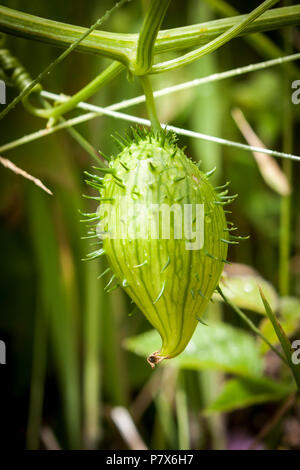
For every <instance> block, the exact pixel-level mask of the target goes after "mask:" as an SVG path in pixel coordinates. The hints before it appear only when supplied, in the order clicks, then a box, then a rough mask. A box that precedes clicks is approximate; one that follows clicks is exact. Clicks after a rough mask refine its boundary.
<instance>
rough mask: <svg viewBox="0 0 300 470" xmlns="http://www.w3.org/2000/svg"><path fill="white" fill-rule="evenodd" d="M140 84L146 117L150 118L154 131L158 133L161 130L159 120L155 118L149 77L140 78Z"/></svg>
mask: <svg viewBox="0 0 300 470" xmlns="http://www.w3.org/2000/svg"><path fill="white" fill-rule="evenodd" d="M141 82H142V85H143V90H144V93H145V97H146V106H147V111H148V116H149V118H150V121H151V124H152V127H153V129H154V131H156V132H158V131H160V130H161V127H160V122H159V119H158V117H157V112H156V106H155V101H154V97H153V91H152V85H151V81H150V78H149V76H148V75H143V76H142V77H141Z"/></svg>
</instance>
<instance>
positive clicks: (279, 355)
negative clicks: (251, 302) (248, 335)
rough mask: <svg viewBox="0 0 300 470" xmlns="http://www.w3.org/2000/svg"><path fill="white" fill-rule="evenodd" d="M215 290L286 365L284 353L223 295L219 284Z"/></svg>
mask: <svg viewBox="0 0 300 470" xmlns="http://www.w3.org/2000/svg"><path fill="white" fill-rule="evenodd" d="M217 291H218V292H219V294H220V296H221V297H222V299H223V300H224V302H226V303H227V304H228V305H230V307H231V308H232V309H233V310H234V311H235V312H236V313H237V314H238V315H239V316H240V317H241V318H242V320H243V321H244V322H245V323H247V325H248V326H249V327H250V328H251V330H252V331H253V332H254V333H256V334H257V335H258V336H259V337H260V338H261V339H262V340H263V341H264V342H265V343H266V344H267V345H268V346H269V348H271V349H272V351H273V352H274V353H275V354H276V355H277V356H278V357H279V358H280V359H281V360H282V361H283V362H284V363H285V364H286V365H288V362H287V360H286V358H285V357H284V355H283V354H281V352H280V351H278V349H276V348H275V346H273V344H272V343H270V341H269V340H268V339H267V338H266V337H265V336H264V335H263V333H262V332H261V331H260V330H259V329H258V328H257V327H256V326H255V325H254V323H253V322H252V320H250V318H248V317H247V315H245V314H244V312H242V310H241V309H240V308H239V307H237V306H236V305H235V304H234V303H233V302H231V300H230V299H228V298H227V297H226V296H225V294H224V292H223V291H222V289H221V287H220V286H219V287H217Z"/></svg>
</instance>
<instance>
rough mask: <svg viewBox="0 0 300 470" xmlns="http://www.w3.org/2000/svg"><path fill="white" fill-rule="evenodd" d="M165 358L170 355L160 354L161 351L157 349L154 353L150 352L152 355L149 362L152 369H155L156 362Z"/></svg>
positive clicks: (148, 358) (148, 359)
mask: <svg viewBox="0 0 300 470" xmlns="http://www.w3.org/2000/svg"><path fill="white" fill-rule="evenodd" d="M164 359H168V356H160V355H159V351H155V352H154V353H152V354H150V356H148V357H147V362H148V363H149V364H150V366H151V367H152V369H154V367H155V366H156V364H158V363H159V362H161V361H163V360H164Z"/></svg>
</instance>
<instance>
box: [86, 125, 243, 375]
mask: <svg viewBox="0 0 300 470" xmlns="http://www.w3.org/2000/svg"><path fill="white" fill-rule="evenodd" d="M121 146H122V150H121V152H120V153H119V155H118V156H117V157H116V158H115V159H113V160H111V161H110V163H109V167H108V168H104V169H99V170H100V171H101V172H102V173H103V174H102V176H101V177H99V176H97V175H90V176H91V177H92V181H91V182H90V184H91V185H92V186H93V187H94V188H96V189H98V190H99V193H100V197H99V200H100V206H99V208H98V212H97V213H96V214H92V215H91V218H92V219H95V220H99V221H100V223H99V224H98V235H100V236H101V237H102V239H103V241H102V244H103V246H102V248H101V249H99V250H97V251H95V252H93V253H91V255H90V258H93V257H95V256H98V255H102V254H104V253H105V254H106V256H107V258H108V261H109V265H110V268H111V270H112V272H113V276H112V278H111V280H110V281H109V283H108V285H107V290H111V289H112V288H114V286H118V285H120V286H122V287H123V288H124V289H125V290H126V292H127V293H128V294H129V296H130V297H131V298H132V300H133V301H134V302H135V303H136V305H137V306H138V307H139V309H140V310H141V311H142V312H143V314H144V315H145V316H146V318H147V319H148V320H149V322H150V323H151V324H152V325H153V326H154V328H156V329H157V330H158V332H159V334H160V336H161V339H162V347H161V349H160V350H159V351H156V352H154V353H152V354H151V355H150V356H149V357H148V362H149V363H150V364H151V365H152V366H154V365H155V364H156V363H158V362H160V361H161V360H162V359H167V358H168V359H170V358H172V357H175V356H177V355H178V354H179V353H180V352H182V351H183V350H184V349H185V347H186V345H187V344H188V342H189V340H190V338H191V337H192V335H193V333H194V330H195V328H196V325H197V322H198V319H199V318H200V317H201V315H202V314H203V312H204V311H205V308H206V306H207V304H208V302H209V300H210V298H211V296H212V294H213V292H214V290H215V288H216V287H217V285H218V282H219V278H220V275H221V273H222V270H223V266H224V263H225V262H226V256H227V248H228V243H231V241H230V236H229V230H230V228H228V227H227V223H226V219H225V213H224V209H223V205H224V204H227V203H228V202H229V201H230V200H231V197H229V196H226V193H227V190H225V191H223V193H221V194H219V193H218V192H217V190H216V189H218V188H216V189H215V188H214V187H213V186H212V185H211V183H210V182H209V179H208V178H209V174H205V173H203V172H202V171H200V170H199V168H198V167H197V166H196V165H195V164H194V163H193V162H192V161H191V160H190V159H189V158H187V156H186V155H185V154H184V152H183V151H182V150H181V149H180V148H179V147H178V146H177V144H176V139H175V136H174V135H173V134H170V133H165V132H162V133H161V134H155V133H153V132H152V131H150V132H149V131H134V138H132V139H129V140H126V141H125V143H123V142H121ZM225 186H226V185H225ZM107 203H109V204H111V206H107ZM163 204H165V205H167V206H169V207H170V206H171V207H173V205H174V204H175V205H176V207H177V208H179V209H182V214H184V210H185V209H186V207H187V205H189V207H199V206H200V207H202V208H203V212H202V216H203V217H202V221H201V224H202V225H201V227H200V228H201V229H202V230H203V234H204V244H203V247H201V249H199V248H198V249H187V246H188V245H187V242H188V240H186V239H185V238H184V237H181V238H180V237H178V234H177V235H175V233H176V230H177V228H178V227H177V226H176V225H175V212H173V211H171V215H172V214H173V216H172V217H171V219H170V220H171V226H170V237H169V239H168V238H166V237H165V236H162V230H161V226H160V227H159V232H156V235H155V236H154V237H153V230H152V231H151V233H150V232H149V227H150V228H152V229H153V225H151V223H152V222H151V223H149V220H150V221H153V217H154V216H153V211H152V212H151V211H149V210H146V209H148V208H150V207H151V208H153V206H152V205H159V206H158V207H160V206H161V205H163ZM197 205H199V206H197ZM107 207H111V208H115V211H116V212H115V213H114V216H113V215H112V214H113V211H112V210H110V209H109V208H107ZM141 207H142V210H141ZM155 207H157V206H155ZM145 208H146V209H145ZM118 209H121V213H119V214H118V215H116V214H117V210H118ZM193 210H194V209H193ZM176 220H178V219H176ZM156 222H157V219H156ZM162 222H164V220H163V221H162ZM99 227H100V228H99ZM124 227H125V228H126V229H127V230H128V233H127V232H126V231H125V232H124ZM156 227H157V225H156ZM192 227H193V231H195V229H196V221H195V219H194V220H193V221H192ZM181 228H182V227H181ZM197 228H198V229H199V226H198V227H197ZM143 229H144V230H145V232H144V236H143V237H142V236H140V234H141V231H142V230H143ZM154 232H155V231H154ZM182 232H183V231H182ZM124 233H125V234H126V233H127V236H126V235H125V236H124ZM155 237H156V238H155ZM232 243H236V242H232ZM106 273H107V270H106V271H105V272H104V273H103V275H105V274H106ZM115 282H116V284H114V283H115Z"/></svg>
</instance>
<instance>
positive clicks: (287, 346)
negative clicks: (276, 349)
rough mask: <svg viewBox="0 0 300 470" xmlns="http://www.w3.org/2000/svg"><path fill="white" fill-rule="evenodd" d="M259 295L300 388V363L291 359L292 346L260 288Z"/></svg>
mask: <svg viewBox="0 0 300 470" xmlns="http://www.w3.org/2000/svg"><path fill="white" fill-rule="evenodd" d="M260 295H261V298H262V301H263V303H264V306H265V309H266V314H267V315H268V317H269V320H270V322H271V323H272V326H273V328H274V331H275V333H276V335H277V337H278V339H279V341H280V344H281V347H282V349H283V352H284V354H285V357H286V359H287V362H288V365H289V367H290V370H291V372H292V374H293V377H294V379H295V382H296V384H297V386H298V389H299V390H300V364H294V362H293V361H292V346H291V343H290V340H289V339H288V337H287V335H286V333H285V331H284V330H283V328H282V326H281V324H280V323H279V321H278V319H277V318H276V316H275V314H274V312H273V311H272V309H271V307H270V305H269V304H268V302H267V300H266V298H265V296H264V293H263V291H262V290H261V289H260Z"/></svg>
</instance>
